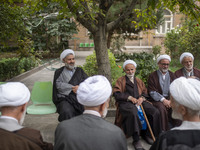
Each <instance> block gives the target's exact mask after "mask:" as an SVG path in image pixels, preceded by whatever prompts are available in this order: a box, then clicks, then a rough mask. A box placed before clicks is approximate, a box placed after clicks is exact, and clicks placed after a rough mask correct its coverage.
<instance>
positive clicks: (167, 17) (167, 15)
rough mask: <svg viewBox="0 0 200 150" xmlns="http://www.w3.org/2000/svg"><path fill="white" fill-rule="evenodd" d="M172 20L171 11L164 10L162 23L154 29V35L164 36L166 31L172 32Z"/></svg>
mask: <svg viewBox="0 0 200 150" xmlns="http://www.w3.org/2000/svg"><path fill="white" fill-rule="evenodd" d="M172 18H173V14H172V13H171V11H169V10H167V9H165V10H164V22H163V24H161V25H158V28H157V29H156V34H165V33H167V32H168V31H170V30H172Z"/></svg>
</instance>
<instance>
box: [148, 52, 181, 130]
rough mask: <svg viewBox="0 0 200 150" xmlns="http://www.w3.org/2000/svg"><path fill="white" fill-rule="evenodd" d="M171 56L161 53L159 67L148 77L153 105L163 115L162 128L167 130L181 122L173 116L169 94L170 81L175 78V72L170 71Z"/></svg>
mask: <svg viewBox="0 0 200 150" xmlns="http://www.w3.org/2000/svg"><path fill="white" fill-rule="evenodd" d="M170 61H171V58H170V56H168V55H160V56H159V57H158V58H157V63H158V67H159V69H158V70H156V71H154V72H153V73H151V74H150V75H149V78H148V81H147V83H148V93H149V95H150V97H151V100H152V103H153V105H154V106H155V107H156V108H158V110H159V111H160V115H161V122H162V130H163V131H167V130H169V129H170V128H171V126H170V127H169V124H168V123H169V122H170V125H172V126H175V125H178V124H180V123H179V122H178V121H177V120H174V119H172V117H171V112H172V109H171V101H170V94H169V86H170V83H171V82H172V81H173V80H174V79H175V76H174V74H173V73H172V72H171V71H169V70H168V69H169V64H170Z"/></svg>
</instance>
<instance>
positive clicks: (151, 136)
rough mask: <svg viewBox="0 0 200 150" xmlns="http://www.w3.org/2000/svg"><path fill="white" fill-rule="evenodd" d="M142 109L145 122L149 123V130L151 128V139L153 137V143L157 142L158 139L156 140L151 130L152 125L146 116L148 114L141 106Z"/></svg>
mask: <svg viewBox="0 0 200 150" xmlns="http://www.w3.org/2000/svg"><path fill="white" fill-rule="evenodd" d="M140 107H141V108H142V112H143V115H144V118H145V120H146V122H147V126H148V128H149V131H150V133H151V137H152V139H153V141H154V142H155V140H156V139H155V136H154V134H153V132H152V129H151V126H150V124H149V120H148V118H147V116H146V113H145V111H144V108H143V106H142V105H140Z"/></svg>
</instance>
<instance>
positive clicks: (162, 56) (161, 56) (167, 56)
mask: <svg viewBox="0 0 200 150" xmlns="http://www.w3.org/2000/svg"><path fill="white" fill-rule="evenodd" d="M162 59H168V60H169V62H171V58H170V56H169V55H160V56H159V57H158V58H157V63H158V62H159V61H160V60H162Z"/></svg>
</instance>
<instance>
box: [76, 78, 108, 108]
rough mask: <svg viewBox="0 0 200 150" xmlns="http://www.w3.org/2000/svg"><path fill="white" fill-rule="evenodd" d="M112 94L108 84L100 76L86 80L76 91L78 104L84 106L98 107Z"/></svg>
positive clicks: (105, 79)
mask: <svg viewBox="0 0 200 150" xmlns="http://www.w3.org/2000/svg"><path fill="white" fill-rule="evenodd" d="M111 92H112V88H111V85H110V82H109V81H108V80H107V78H106V77H104V76H102V75H96V76H92V77H89V78H87V79H86V80H85V81H84V82H82V83H81V84H80V85H79V87H78V90H77V99H78V102H79V103H80V104H82V105H84V106H99V105H100V104H103V103H104V102H106V101H107V100H108V98H109V97H110V95H111Z"/></svg>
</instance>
